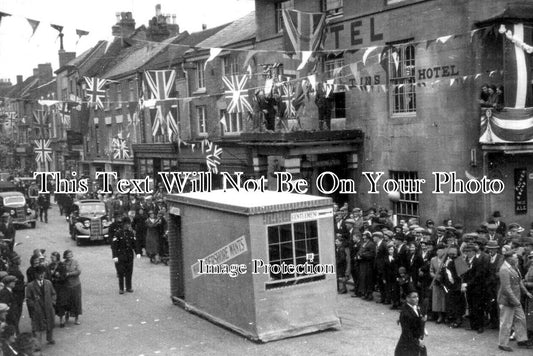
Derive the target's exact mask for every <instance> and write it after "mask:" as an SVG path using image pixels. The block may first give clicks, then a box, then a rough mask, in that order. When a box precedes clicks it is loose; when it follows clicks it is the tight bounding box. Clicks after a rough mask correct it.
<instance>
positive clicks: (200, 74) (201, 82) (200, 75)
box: [195, 60, 205, 89]
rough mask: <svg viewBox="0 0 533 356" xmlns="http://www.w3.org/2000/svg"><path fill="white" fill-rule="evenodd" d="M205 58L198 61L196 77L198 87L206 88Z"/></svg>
mask: <svg viewBox="0 0 533 356" xmlns="http://www.w3.org/2000/svg"><path fill="white" fill-rule="evenodd" d="M204 67H205V60H203V61H198V62H196V70H195V78H196V89H204V88H205V73H204Z"/></svg>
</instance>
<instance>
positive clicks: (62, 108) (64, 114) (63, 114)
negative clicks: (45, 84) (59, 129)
mask: <svg viewBox="0 0 533 356" xmlns="http://www.w3.org/2000/svg"><path fill="white" fill-rule="evenodd" d="M57 112H58V113H59V117H60V118H61V123H62V124H63V127H64V128H66V129H70V108H69V104H68V103H66V102H64V103H59V104H57Z"/></svg>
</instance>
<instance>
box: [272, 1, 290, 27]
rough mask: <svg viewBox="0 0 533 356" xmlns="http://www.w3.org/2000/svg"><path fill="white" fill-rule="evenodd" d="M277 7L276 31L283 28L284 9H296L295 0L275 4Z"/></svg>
mask: <svg viewBox="0 0 533 356" xmlns="http://www.w3.org/2000/svg"><path fill="white" fill-rule="evenodd" d="M275 7H276V32H281V31H282V30H283V10H285V9H294V0H289V1H282V2H278V3H276V4H275Z"/></svg>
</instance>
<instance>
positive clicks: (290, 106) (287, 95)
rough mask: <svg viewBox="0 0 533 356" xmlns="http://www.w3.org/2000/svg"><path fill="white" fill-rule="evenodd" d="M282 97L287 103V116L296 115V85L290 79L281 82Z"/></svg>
mask: <svg viewBox="0 0 533 356" xmlns="http://www.w3.org/2000/svg"><path fill="white" fill-rule="evenodd" d="M280 86H281V91H282V95H281V99H282V100H283V102H284V103H285V112H284V115H285V117H295V116H296V109H295V108H294V85H293V84H292V83H291V82H290V81H286V82H282V83H280Z"/></svg>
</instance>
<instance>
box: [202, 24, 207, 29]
mask: <svg viewBox="0 0 533 356" xmlns="http://www.w3.org/2000/svg"><path fill="white" fill-rule="evenodd" d="M205 30H207V25H206V24H205V23H203V24H202V31H205Z"/></svg>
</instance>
